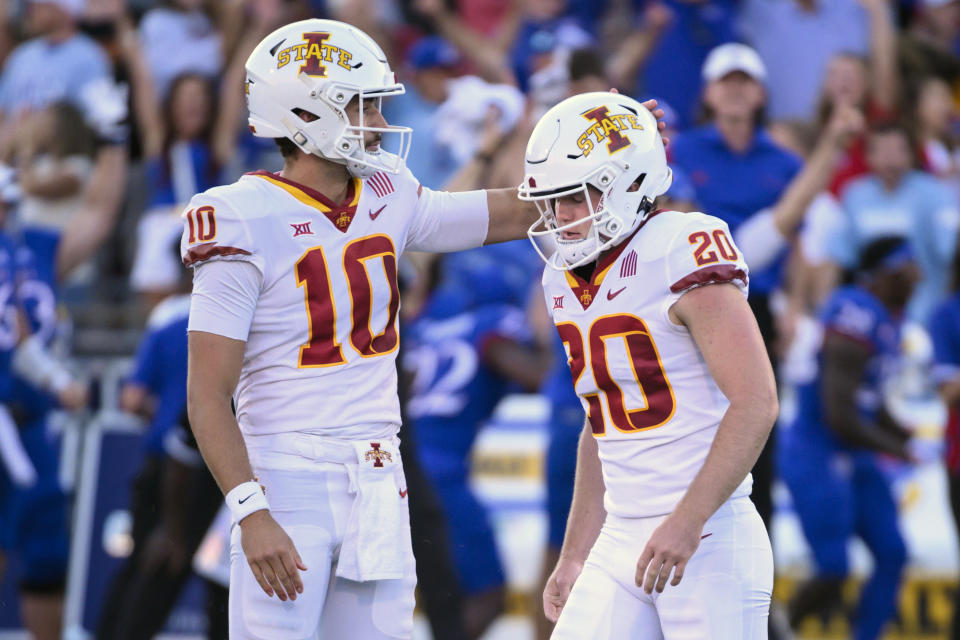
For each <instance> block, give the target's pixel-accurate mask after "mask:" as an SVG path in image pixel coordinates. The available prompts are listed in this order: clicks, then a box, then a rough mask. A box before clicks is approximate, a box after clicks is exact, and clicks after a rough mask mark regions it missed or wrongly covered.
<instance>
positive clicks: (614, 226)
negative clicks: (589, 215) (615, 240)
mask: <svg viewBox="0 0 960 640" xmlns="http://www.w3.org/2000/svg"><path fill="white" fill-rule="evenodd" d="M621 228H623V223H622V222H621V221H620V218H610V219H609V220H607V223H606V225H604V233H605V235H607V236H610V237H611V238H612V237H614V236H616V235H618V234H619V233H620V229H621Z"/></svg>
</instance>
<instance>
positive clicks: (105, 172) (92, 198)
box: [57, 145, 127, 280]
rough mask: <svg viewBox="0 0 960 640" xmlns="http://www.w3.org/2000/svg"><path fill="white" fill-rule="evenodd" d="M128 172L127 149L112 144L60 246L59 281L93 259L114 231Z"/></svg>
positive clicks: (105, 150)
mask: <svg viewBox="0 0 960 640" xmlns="http://www.w3.org/2000/svg"><path fill="white" fill-rule="evenodd" d="M126 171H127V158H126V147H124V146H121V145H112V146H109V147H105V148H103V149H102V150H101V151H100V152H99V154H98V156H97V164H96V167H95V168H94V170H93V175H92V176H91V178H90V181H89V182H88V183H87V186H86V188H85V189H84V196H83V198H84V202H83V207H82V209H81V211H80V212H79V213H78V214H77V215H76V216H74V217H73V219H72V220H71V221H70V224H69V225H68V226H67V228H66V229H65V230H64V232H63V234H62V236H61V240H60V245H59V246H58V247H57V278H58V279H60V280H62V279H63V278H65V277H66V276H67V275H69V274H70V272H71V271H73V270H74V269H75V268H76V267H77V266H78V265H80V264H81V263H82V262H83V261H85V260H86V259H87V258H89V257H90V256H91V255H93V253H94V252H95V251H96V250H97V248H98V247H99V246H100V245H101V244H103V241H104V240H106V238H107V236H108V235H110V232H111V231H112V230H113V226H114V224H113V223H114V219H115V218H116V215H117V213H118V212H119V210H120V199H121V197H122V196H123V193H122V191H123V189H122V185H123V183H124V175H125V174H126Z"/></svg>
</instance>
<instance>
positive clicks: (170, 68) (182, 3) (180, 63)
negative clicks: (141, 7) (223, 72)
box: [139, 0, 243, 97]
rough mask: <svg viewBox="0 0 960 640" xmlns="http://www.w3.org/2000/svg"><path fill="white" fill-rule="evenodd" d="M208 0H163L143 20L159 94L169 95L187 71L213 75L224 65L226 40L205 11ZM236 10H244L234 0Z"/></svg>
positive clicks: (143, 36) (145, 52)
mask: <svg viewBox="0 0 960 640" xmlns="http://www.w3.org/2000/svg"><path fill="white" fill-rule="evenodd" d="M205 4H207V3H206V2H205V0H164V2H162V3H160V6H158V7H156V8H154V9H151V10H150V11H148V12H147V13H146V14H145V15H144V16H143V19H141V21H140V29H139V31H140V34H139V35H140V43H141V46H142V47H143V56H144V58H145V59H146V62H147V66H148V67H149V68H150V74H151V77H152V78H153V82H154V85H155V86H156V88H157V94H158V95H159V96H161V97H164V96H166V95H167V91H169V90H170V88H171V86H172V85H173V82H174V80H175V79H176V78H177V77H178V76H182V75H183V74H186V73H196V74H199V75H203V76H207V77H210V78H212V77H214V76H216V75H217V74H218V73H219V72H220V69H221V68H222V67H223V48H222V45H223V42H222V38H221V36H220V34H219V33H218V31H217V29H216V28H215V26H214V24H213V21H211V20H210V17H209V16H208V15H207V13H206V12H205V11H204V9H203V6H204V5H205ZM232 4H234V5H235V10H240V11H242V10H243V6H242V4H241V3H237V2H233V3H232Z"/></svg>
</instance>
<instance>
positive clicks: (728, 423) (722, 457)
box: [676, 391, 779, 523]
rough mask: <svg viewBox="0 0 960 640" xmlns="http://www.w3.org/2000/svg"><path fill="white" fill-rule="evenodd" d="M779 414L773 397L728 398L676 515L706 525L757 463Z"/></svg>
mask: <svg viewBox="0 0 960 640" xmlns="http://www.w3.org/2000/svg"><path fill="white" fill-rule="evenodd" d="M778 410H779V407H778V404H777V398H776V394H775V393H774V394H772V395H771V394H770V393H769V392H764V391H758V392H756V393H755V394H753V395H749V396H748V395H744V396H743V397H742V398H737V399H733V398H731V401H730V407H729V408H728V409H727V412H726V414H724V416H723V420H721V421H720V425H719V426H718V427H717V434H716V436H715V437H714V440H713V445H711V447H710V451H709V452H708V453H707V458H706V460H705V461H704V463H703V467H701V469H700V471H699V472H698V473H697V475H696V476H695V477H694V479H693V482H691V483H690V487H689V488H688V489H687V492H686V494H685V495H684V496H683V498H682V499H681V500H680V503H679V504H678V505H677V508H676V512H678V513H681V512H682V513H684V514H686V515H689V516H690V517H692V518H695V519H696V520H697V521H699V522H701V523H703V522H706V521H707V519H708V518H710V516H712V515H713V514H714V513H715V512H716V510H717V509H718V508H720V505H722V504H723V503H724V502H726V501H727V499H728V498H729V497H730V496H731V494H733V491H734V489H736V488H737V486H739V485H740V483H741V482H743V479H744V478H746V477H747V474H748V473H749V472H750V469H752V468H753V465H754V464H755V463H756V462H757V458H758V457H759V456H760V451H761V450H763V445H764V444H765V443H766V441H767V438H768V437H769V436H770V430H771V429H772V428H773V423H774V422H775V421H776V419H777V413H778Z"/></svg>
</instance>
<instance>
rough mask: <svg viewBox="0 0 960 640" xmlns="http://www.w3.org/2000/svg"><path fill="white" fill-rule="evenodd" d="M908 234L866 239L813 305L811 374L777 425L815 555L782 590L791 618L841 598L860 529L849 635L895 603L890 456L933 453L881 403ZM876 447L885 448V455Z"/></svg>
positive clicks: (902, 560)
mask: <svg viewBox="0 0 960 640" xmlns="http://www.w3.org/2000/svg"><path fill="white" fill-rule="evenodd" d="M919 274H920V272H919V268H918V266H917V264H916V262H915V260H914V258H913V254H912V252H911V250H910V247H909V243H908V241H907V240H904V239H903V238H899V237H885V238H880V239H878V240H875V241H873V242H871V243H870V244H869V245H867V247H866V248H865V249H864V251H863V253H862V254H861V257H860V265H859V269H858V271H857V280H856V282H855V283H854V284H853V285H851V286H846V287H841V288H839V289H837V290H836V291H834V293H833V294H832V295H831V296H830V297H829V298H827V300H826V301H825V302H824V304H823V307H822V309H821V310H820V314H819V320H820V324H821V326H822V328H823V341H822V344H821V345H819V353H818V354H817V367H816V375H814V376H811V378H810V380H808V381H807V382H806V383H804V384H802V385H801V386H800V387H799V389H798V397H797V405H798V410H797V417H796V419H795V420H794V422H793V425H792V426H791V428H790V429H787V430H786V431H785V432H784V437H783V442H782V443H781V444H780V447H779V452H778V453H779V460H778V467H779V468H780V470H781V474H782V476H783V479H784V481H785V482H786V484H787V487H789V489H790V494H791V495H792V497H793V506H794V508H795V509H796V512H797V515H798V516H799V518H800V524H801V526H802V527H803V533H804V535H805V536H806V538H807V542H808V543H809V544H810V549H811V552H812V554H813V558H814V561H815V564H816V572H815V574H814V576H813V577H812V578H811V579H810V580H809V581H808V582H806V583H805V584H803V585H801V587H800V588H799V589H797V591H796V593H795V594H794V595H793V597H792V598H791V600H790V625H791V626H792V627H793V628H795V629H796V628H797V627H798V626H799V625H800V624H801V623H802V622H803V620H804V618H806V617H807V616H808V615H811V614H821V613H824V611H825V610H829V609H834V608H836V607H837V606H838V605H839V604H841V603H842V602H843V600H842V597H841V596H842V593H841V592H842V588H843V584H844V581H845V578H846V577H847V575H848V573H849V562H848V558H847V543H848V542H849V540H850V538H851V537H852V536H853V535H857V536H859V537H860V538H861V539H862V540H863V542H864V543H865V544H866V546H867V548H868V549H869V550H870V552H871V554H872V555H873V560H874V563H873V564H874V566H873V573H872V574H871V576H870V578H869V579H868V580H867V581H866V583H865V584H864V586H863V591H862V592H861V594H860V604H859V606H858V609H857V613H856V617H855V618H854V620H853V638H855V639H856V640H868V639H871V638H879V637H880V636H881V635H882V631H883V627H884V625H885V624H886V623H887V621H888V620H890V619H891V618H892V617H893V615H894V614H895V613H896V599H897V591H898V590H899V587H900V578H901V575H902V573H903V569H904V567H905V566H906V563H907V549H906V545H905V543H904V540H903V536H902V535H901V534H900V530H899V526H898V522H897V503H896V500H895V498H894V496H893V493H892V490H891V486H890V484H891V479H890V477H889V467H890V464H889V457H890V456H893V457H896V458H900V459H901V460H910V461H914V462H921V461H928V460H929V459H930V458H931V457H935V456H936V453H935V452H932V451H931V450H930V447H928V446H925V445H926V444H927V443H925V441H924V440H922V439H911V438H910V432H909V431H908V430H907V429H906V428H905V427H903V426H902V425H900V424H899V423H898V422H897V421H896V420H895V419H894V418H893V417H892V416H891V415H890V414H889V413H888V412H887V411H886V410H885V408H884V404H883V397H884V393H883V390H884V388H885V387H886V386H887V385H888V384H889V380H890V377H891V375H893V374H895V373H896V370H897V368H898V362H899V360H900V354H901V348H900V328H901V325H902V318H903V312H904V309H905V308H906V305H907V301H908V300H910V297H911V294H912V292H913V290H914V286H915V284H916V282H917V280H918V277H919ZM884 457H886V458H888V459H887V460H886V461H885V460H884V459H883V458H884Z"/></svg>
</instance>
